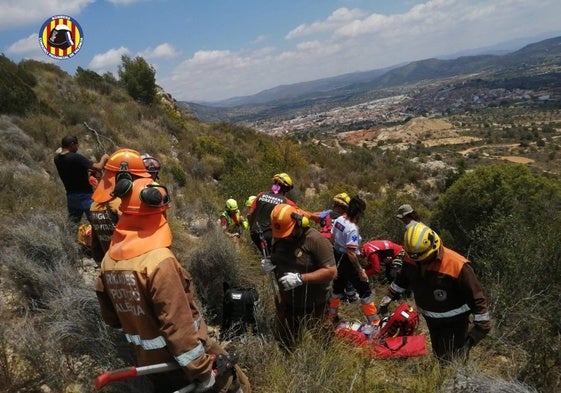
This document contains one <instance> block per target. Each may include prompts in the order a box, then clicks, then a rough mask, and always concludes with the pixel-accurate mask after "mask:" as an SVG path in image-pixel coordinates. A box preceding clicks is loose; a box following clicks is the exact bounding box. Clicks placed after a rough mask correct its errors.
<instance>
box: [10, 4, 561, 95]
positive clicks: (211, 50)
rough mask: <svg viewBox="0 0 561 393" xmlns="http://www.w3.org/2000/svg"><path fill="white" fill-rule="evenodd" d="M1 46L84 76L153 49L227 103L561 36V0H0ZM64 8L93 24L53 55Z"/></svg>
mask: <svg viewBox="0 0 561 393" xmlns="http://www.w3.org/2000/svg"><path fill="white" fill-rule="evenodd" d="M0 10H1V11H0V51H2V52H3V53H4V54H5V55H6V56H8V57H9V58H10V59H12V60H14V61H16V62H18V61H20V60H21V59H24V58H32V59H36V60H41V61H45V62H52V63H55V64H57V65H59V66H60V67H61V68H62V69H63V70H65V71H67V72H68V73H70V74H74V73H75V71H76V68H77V67H78V66H80V67H82V68H86V69H90V70H93V71H96V72H97V73H99V74H103V73H105V72H112V73H114V74H115V75H116V74H117V72H116V71H117V67H118V65H119V64H120V63H121V56H122V55H123V54H126V55H128V56H130V57H133V58H134V57H136V56H142V57H143V58H144V59H146V61H148V62H149V63H150V64H151V65H152V66H153V67H154V68H155V70H156V80H157V83H158V84H159V85H160V86H162V87H163V88H164V89H165V90H166V91H168V92H169V93H171V94H172V95H173V96H174V98H175V99H177V100H181V101H218V100H222V99H226V98H230V97H236V96H245V95H250V94H255V93H258V92H260V91H262V90H265V89H269V88H273V87H275V86H279V85H286V84H291V83H297V82H303V81H309V80H315V79H320V78H325V77H330V76H336V75H341V74H345V73H349V72H355V71H367V70H372V69H378V68H383V67H387V66H391V65H395V64H400V63H403V62H408V61H414V60H420V59H425V58H429V57H437V56H445V55H449V54H453V53H459V52H462V51H466V50H472V49H477V48H483V47H490V46H494V45H497V44H500V43H503V42H506V41H511V40H513V39H523V38H528V37H537V38H538V39H543V38H548V37H553V36H557V35H561V18H560V17H559V15H561V1H559V0H540V1H536V0H424V1H423V0H44V1H40V0H0ZM54 15H68V16H71V17H72V18H74V19H75V20H76V21H77V22H78V23H79V24H80V26H81V27H82V30H83V35H84V41H83V45H82V49H81V50H80V51H79V52H78V53H77V54H76V55H75V56H74V57H73V58H71V59H64V60H57V59H51V58H49V57H47V56H46V55H45V54H44V53H43V52H42V50H41V48H40V46H39V44H38V38H37V36H38V33H39V30H40V28H41V26H42V24H43V22H45V20H47V19H49V18H50V17H51V16H54Z"/></svg>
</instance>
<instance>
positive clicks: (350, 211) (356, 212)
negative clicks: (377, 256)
mask: <svg viewBox="0 0 561 393" xmlns="http://www.w3.org/2000/svg"><path fill="white" fill-rule="evenodd" d="M365 210H366V203H365V202H364V201H363V200H362V199H360V198H359V197H358V196H354V197H352V198H351V200H350V201H349V207H348V208H347V212H346V213H345V214H343V215H342V216H340V217H339V218H337V219H336V220H335V222H334V223H333V240H332V241H333V251H334V254H335V261H336V263H337V277H336V278H335V280H334V281H333V294H332V295H331V300H330V302H329V314H328V316H329V319H331V320H332V321H333V322H336V321H337V319H338V312H339V305H340V303H341V299H342V298H343V297H344V291H345V287H346V284H347V282H350V283H351V284H352V286H353V287H354V288H355V289H356V290H357V292H358V295H359V298H360V303H361V307H362V312H363V313H364V315H365V317H366V319H367V321H368V323H369V324H370V325H372V326H376V327H377V326H379V324H380V316H379V315H378V310H377V309H376V306H375V305H374V299H373V293H372V289H371V288H370V283H369V282H368V276H367V274H366V271H365V270H364V269H363V268H362V266H361V265H360V262H359V259H358V258H359V254H360V244H361V237H360V234H359V230H358V222H359V220H360V218H361V217H362V216H363V215H364V211H365Z"/></svg>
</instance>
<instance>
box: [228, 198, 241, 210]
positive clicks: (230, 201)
mask: <svg viewBox="0 0 561 393" xmlns="http://www.w3.org/2000/svg"><path fill="white" fill-rule="evenodd" d="M226 210H229V211H233V210H238V202H237V201H236V200H235V199H228V200H227V201H226Z"/></svg>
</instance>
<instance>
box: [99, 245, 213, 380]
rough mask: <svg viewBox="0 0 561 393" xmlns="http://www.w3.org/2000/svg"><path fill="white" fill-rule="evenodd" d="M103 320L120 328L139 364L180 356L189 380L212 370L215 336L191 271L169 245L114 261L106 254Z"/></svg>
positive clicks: (101, 282) (102, 277) (101, 292)
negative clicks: (209, 352)
mask: <svg viewBox="0 0 561 393" xmlns="http://www.w3.org/2000/svg"><path fill="white" fill-rule="evenodd" d="M96 294H97V297H98V300H99V303H100V306H101V315H102V317H103V319H104V321H105V322H106V323H107V324H108V325H110V326H112V327H114V328H120V329H122V331H123V333H124V334H125V337H126V339H127V341H128V342H129V343H130V344H131V345H132V346H133V347H134V350H135V352H136V356H137V361H138V364H139V365H140V366H145V365H151V364H156V363H162V362H169V361H173V360H175V361H177V363H179V365H180V366H181V367H182V368H183V370H184V371H185V374H186V379H187V382H189V383H190V382H192V381H193V380H195V379H198V380H204V379H205V378H206V377H208V373H209V372H211V370H212V358H211V357H210V356H208V355H207V354H206V353H205V352H206V350H208V349H209V347H210V345H211V344H212V343H213V341H211V340H209V338H208V333H207V327H206V324H205V322H204V321H203V319H202V317H201V314H200V312H199V310H198V308H197V306H196V305H195V302H194V298H193V296H194V288H193V283H192V281H191V277H190V275H189V273H188V272H187V271H186V270H185V269H183V268H182V267H181V265H180V264H179V262H178V261H177V259H176V258H175V256H174V255H173V253H172V252H171V251H170V250H169V249H168V248H157V249H155V250H152V251H149V252H146V253H144V254H141V255H139V256H136V257H134V258H131V259H125V260H120V261H115V260H114V259H112V258H111V257H110V256H109V253H107V254H106V256H105V258H104V259H103V262H102V264H101V270H100V274H99V277H98V280H97V284H96Z"/></svg>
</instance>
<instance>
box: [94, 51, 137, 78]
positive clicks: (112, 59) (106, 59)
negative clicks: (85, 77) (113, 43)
mask: <svg viewBox="0 0 561 393" xmlns="http://www.w3.org/2000/svg"><path fill="white" fill-rule="evenodd" d="M129 54H130V51H129V50H128V49H127V48H125V47H122V46H121V47H120V48H116V49H115V48H113V49H110V50H108V51H107V52H105V53H100V54H97V55H95V56H94V57H93V59H92V61H90V64H89V65H88V68H90V69H92V70H94V71H97V72H100V73H104V72H112V73H115V71H116V70H117V68H118V66H119V65H120V64H121V56H123V55H129Z"/></svg>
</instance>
